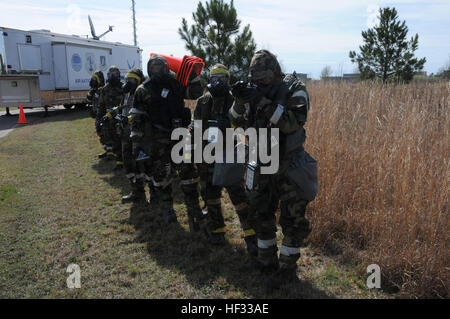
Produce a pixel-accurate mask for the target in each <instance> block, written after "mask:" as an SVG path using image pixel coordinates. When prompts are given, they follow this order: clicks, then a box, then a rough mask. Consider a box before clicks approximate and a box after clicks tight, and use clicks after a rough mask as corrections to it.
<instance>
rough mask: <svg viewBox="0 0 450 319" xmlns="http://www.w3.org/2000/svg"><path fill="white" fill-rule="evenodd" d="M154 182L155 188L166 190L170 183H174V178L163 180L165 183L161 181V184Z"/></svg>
mask: <svg viewBox="0 0 450 319" xmlns="http://www.w3.org/2000/svg"><path fill="white" fill-rule="evenodd" d="M152 180H153V186H155V187H162V188H165V187H166V186H167V185H169V184H170V183H172V178H169V179H166V180H163V181H161V182H157V181H155V179H152Z"/></svg>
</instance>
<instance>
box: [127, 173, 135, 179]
mask: <svg viewBox="0 0 450 319" xmlns="http://www.w3.org/2000/svg"><path fill="white" fill-rule="evenodd" d="M125 176H126V177H127V178H132V177H135V176H136V175H135V174H134V173H130V174H127V175H125Z"/></svg>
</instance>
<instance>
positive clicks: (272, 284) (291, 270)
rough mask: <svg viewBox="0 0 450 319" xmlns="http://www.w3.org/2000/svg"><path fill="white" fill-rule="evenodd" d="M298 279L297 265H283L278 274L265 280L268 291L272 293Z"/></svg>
mask: <svg viewBox="0 0 450 319" xmlns="http://www.w3.org/2000/svg"><path fill="white" fill-rule="evenodd" d="M297 279H298V278H297V267H296V265H294V266H291V265H290V266H287V265H282V266H280V268H279V269H278V270H277V271H276V272H274V273H273V274H272V275H270V276H268V277H267V278H266V279H264V287H265V288H266V291H268V292H271V291H273V290H275V289H278V288H280V287H281V286H283V285H285V284H288V283H292V282H295V281H296V280H297Z"/></svg>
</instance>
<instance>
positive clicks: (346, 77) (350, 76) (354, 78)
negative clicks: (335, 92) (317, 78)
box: [321, 73, 360, 82]
mask: <svg viewBox="0 0 450 319" xmlns="http://www.w3.org/2000/svg"><path fill="white" fill-rule="evenodd" d="M321 80H324V81H347V82H358V81H359V80H360V78H359V73H344V74H342V76H326V77H323V78H322V79H321Z"/></svg>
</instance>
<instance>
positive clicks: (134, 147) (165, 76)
mask: <svg viewBox="0 0 450 319" xmlns="http://www.w3.org/2000/svg"><path fill="white" fill-rule="evenodd" d="M147 73H148V78H145V77H144V74H143V72H142V71H141V70H140V69H138V68H134V69H132V70H130V71H129V72H128V73H127V74H126V75H125V83H122V82H121V75H120V71H119V69H118V68H116V67H114V66H113V67H110V68H109V70H108V72H107V79H106V84H105V80H104V78H103V73H102V72H101V71H98V72H96V73H94V74H93V75H92V79H91V82H90V86H91V91H90V92H89V95H88V99H90V100H91V101H92V105H93V108H92V110H93V111H92V116H95V119H96V120H95V127H96V130H97V133H98V135H99V137H100V143H101V144H102V145H103V147H104V150H105V152H104V153H102V154H100V155H99V158H106V159H115V160H116V166H115V167H114V169H115V170H119V169H124V170H125V174H126V177H127V178H128V180H129V182H130V185H131V193H130V194H128V195H126V196H124V197H122V201H123V202H134V203H136V204H138V205H144V206H147V199H146V195H145V188H144V187H145V185H148V187H149V193H150V200H151V202H152V204H154V203H155V204H156V206H153V205H152V207H157V209H158V210H159V211H158V212H157V214H159V215H160V216H161V217H162V219H163V220H164V221H165V222H167V223H172V222H177V214H176V212H175V210H174V208H173V197H172V182H173V180H174V177H176V176H177V175H178V177H179V179H177V180H179V184H180V187H181V190H182V191H183V194H184V201H185V205H186V208H187V214H188V217H189V229H190V231H191V232H199V231H201V232H202V233H205V234H206V236H207V240H209V241H210V243H211V244H212V245H223V244H225V243H226V238H225V233H226V227H225V226H226V225H225V221H224V217H223V213H222V204H221V197H222V189H223V188H225V189H226V190H227V192H228V194H229V197H230V199H231V202H232V203H233V205H234V208H235V210H236V213H237V215H238V217H239V220H240V223H241V227H242V231H243V236H244V240H245V243H246V246H247V252H248V260H247V262H246V263H245V264H244V265H243V266H242V267H241V268H242V271H252V270H258V271H261V273H262V274H264V275H265V279H264V285H265V286H266V288H267V289H270V290H271V289H276V288H278V287H279V286H281V285H283V284H285V283H288V282H292V281H293V280H294V279H296V278H297V275H296V270H297V261H298V259H299V258H300V247H302V246H303V245H304V240H305V239H306V237H307V236H308V234H309V233H310V231H311V227H310V223H309V221H308V219H307V218H306V216H305V213H306V207H307V204H308V203H309V202H310V201H312V200H313V199H314V197H315V196H316V194H317V163H316V161H315V160H314V159H313V158H312V157H311V156H310V155H309V154H308V153H307V152H306V151H305V150H304V148H303V144H304V142H305V138H306V134H305V129H304V125H305V123H306V120H307V114H308V110H309V96H308V93H307V91H306V88H305V85H304V84H303V83H302V82H301V81H300V80H299V79H297V78H296V76H295V74H294V75H285V74H283V73H282V71H281V68H280V65H279V63H278V61H277V59H276V57H275V56H274V55H273V54H272V53H271V52H269V51H267V50H260V51H257V52H256V53H255V54H254V56H253V58H252V60H251V63H250V68H249V74H248V80H249V83H246V82H239V83H236V84H235V85H231V84H230V78H231V74H230V71H229V70H228V69H227V67H226V66H225V65H222V64H216V65H214V66H212V67H211V68H210V70H209V74H208V85H207V88H206V90H204V88H203V87H202V86H201V84H200V81H199V79H198V78H197V79H195V80H194V81H192V82H191V83H189V84H188V86H187V87H183V86H182V85H181V84H180V83H179V82H178V81H177V80H176V79H175V76H174V75H173V74H172V72H171V71H170V70H169V66H168V63H167V61H166V59H165V58H164V57H162V56H160V55H157V54H154V55H152V56H151V58H150V60H149V61H148V64H147ZM185 99H188V100H189V99H190V100H196V106H195V109H194V112H193V113H191V110H190V109H189V108H187V107H185V104H184V100H185ZM194 121H195V122H194ZM198 121H201V123H202V130H203V131H205V130H207V129H208V128H210V127H218V129H220V130H222V131H224V130H225V129H227V128H237V127H241V128H244V129H247V128H256V129H259V128H267V129H268V130H273V129H278V130H279V140H278V141H275V142H274V141H273V139H270V138H269V139H268V141H267V143H269V148H270V147H271V145H270V144H271V143H277V144H278V149H279V162H280V163H279V168H278V171H277V172H276V173H274V174H257V173H258V172H259V171H260V170H261V167H264V166H265V165H267V164H264V163H263V162H262V161H260V160H259V158H258V160H257V161H256V162H253V163H252V164H251V165H250V164H249V166H248V169H247V173H246V174H242V178H239V179H238V180H235V181H234V182H233V183H231V184H226V185H220V184H217V183H215V182H214V178H215V177H214V174H215V173H217V172H215V169H217V168H216V164H215V163H209V164H208V163H203V162H202V163H193V161H191V162H188V161H186V162H182V163H180V164H175V163H174V162H173V161H172V159H171V150H172V147H173V146H174V144H175V143H177V142H178V141H173V140H172V139H171V133H172V131H173V130H174V129H176V128H180V127H182V128H188V129H189V130H190V131H191V132H192V131H193V130H194V129H195V127H194V123H198ZM202 133H203V132H202ZM223 133H224V134H223V135H224V136H225V132H223ZM268 136H270V134H268ZM223 142H224V143H225V142H226V141H225V140H224V141H223ZM207 144H208V141H207V140H202V145H191V149H192V150H194V149H195V148H196V147H202V149H203V148H204V147H206V145H207ZM224 149H225V148H224ZM250 173H251V174H252V178H251V181H252V183H249V177H248V176H249V174H250ZM244 175H247V183H245V182H244ZM253 175H254V176H253ZM256 177H257V178H256ZM200 196H201V197H202V199H203V202H204V205H205V207H204V208H203V209H202V207H201V206H200V200H199V197H200ZM147 207H150V206H147ZM278 208H279V209H280V216H279V224H280V226H281V229H282V232H283V239H282V244H281V247H280V249H278V246H277V241H276V231H277V218H276V212H277V210H278ZM205 212H207V213H205ZM152 213H153V212H152ZM155 213H156V212H155ZM278 251H279V256H278Z"/></svg>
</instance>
